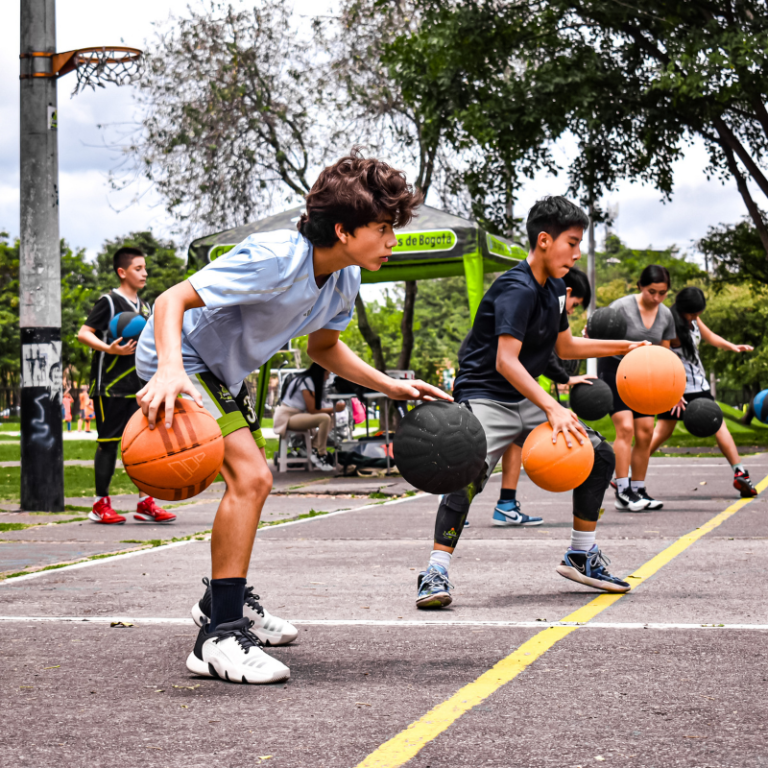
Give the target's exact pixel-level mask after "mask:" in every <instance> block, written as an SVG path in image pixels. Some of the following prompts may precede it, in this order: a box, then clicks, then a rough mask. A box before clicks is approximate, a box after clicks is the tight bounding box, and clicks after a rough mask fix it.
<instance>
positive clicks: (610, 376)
mask: <svg viewBox="0 0 768 768" xmlns="http://www.w3.org/2000/svg"><path fill="white" fill-rule="evenodd" d="M620 362H621V360H617V359H616V358H615V357H599V358H598V359H597V378H598V379H602V380H603V381H604V382H605V383H606V384H607V385H608V386H609V387H610V388H611V392H612V393H613V408H612V409H611V410H610V411H608V413H610V414H611V416H613V414H614V413H619V412H621V411H632V409H631V408H630V407H629V406H628V405H627V404H626V403H625V402H624V401H623V400H622V399H621V395H619V390H618V389H617V388H616V371H617V370H618V369H619V363H620ZM632 417H633V418H635V419H644V418H646V417H650V414H648V413H638V412H637V411H632Z"/></svg>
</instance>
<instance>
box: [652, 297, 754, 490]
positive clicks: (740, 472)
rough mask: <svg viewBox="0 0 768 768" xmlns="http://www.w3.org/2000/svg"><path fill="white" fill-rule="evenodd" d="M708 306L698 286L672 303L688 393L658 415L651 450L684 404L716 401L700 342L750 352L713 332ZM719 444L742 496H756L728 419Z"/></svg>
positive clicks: (675, 346) (676, 342) (676, 350)
mask: <svg viewBox="0 0 768 768" xmlns="http://www.w3.org/2000/svg"><path fill="white" fill-rule="evenodd" d="M706 307H707V300H706V298H705V296H704V291H702V290H701V288H696V287H695V286H688V287H686V288H683V290H682V291H680V293H678V294H677V297H676V298H675V303H674V304H673V305H672V317H673V318H674V320H675V330H676V331H677V337H676V338H674V339H672V351H673V352H674V353H675V354H676V355H677V356H678V357H679V358H680V360H681V361H682V363H683V366H684V367H685V394H684V395H683V401H682V403H680V404H679V405H676V406H675V407H674V408H672V410H670V411H667V412H666V413H662V414H659V417H658V421H657V422H656V429H655V430H654V432H653V440H652V442H651V453H653V452H654V451H657V450H658V449H659V448H660V447H661V446H662V445H664V443H665V442H666V441H667V440H668V439H669V437H670V435H671V434H672V432H673V431H674V429H675V424H676V423H677V422H678V421H679V420H680V419H681V418H682V416H683V411H684V410H685V406H686V405H688V404H689V403H691V402H693V401H694V400H698V399H699V398H707V399H709V400H714V398H713V397H712V390H711V388H710V386H709V382H708V381H707V374H706V372H705V370H704V366H703V365H702V364H701V357H699V344H700V343H701V341H702V340H704V341H705V342H706V343H707V344H711V345H712V346H713V347H717V348H718V349H727V350H729V351H731V352H739V353H740V352H751V351H752V349H753V348H752V347H750V346H749V344H732V343H731V342H730V341H727V340H726V339H724V338H723V337H722V336H718V335H717V334H716V333H713V332H712V331H711V330H710V329H709V328H707V326H706V325H705V324H704V321H703V320H702V319H701V317H700V315H701V313H702V312H703V311H704V310H705V309H706ZM715 439H716V440H717V445H718V446H719V448H720V450H721V451H722V452H723V456H725V458H726V459H727V460H728V463H729V464H730V465H731V467H732V468H733V487H734V488H735V489H736V490H737V491H739V493H740V494H741V496H742V498H751V497H752V496H756V495H757V490H756V489H755V487H754V486H753V485H752V481H751V480H750V479H749V472H748V471H747V469H746V467H745V466H744V465H743V464H742V463H741V461H740V459H739V452H738V450H737V449H736V443H735V442H734V441H733V437H732V436H731V433H730V432H729V431H728V424H727V422H725V421H723V423H722V425H721V426H720V429H719V430H718V431H717V433H716V434H715Z"/></svg>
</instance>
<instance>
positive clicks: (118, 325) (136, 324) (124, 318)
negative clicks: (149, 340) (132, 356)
mask: <svg viewBox="0 0 768 768" xmlns="http://www.w3.org/2000/svg"><path fill="white" fill-rule="evenodd" d="M146 324H147V321H146V318H144V317H143V316H142V315H140V314H138V312H119V313H118V314H116V315H115V316H114V317H113V318H112V319H111V320H110V321H109V335H110V337H111V338H112V340H113V341H114V340H115V339H120V338H122V340H123V343H124V344H125V343H126V342H128V341H138V340H139V336H141V332H142V331H143V330H144V326H145V325H146Z"/></svg>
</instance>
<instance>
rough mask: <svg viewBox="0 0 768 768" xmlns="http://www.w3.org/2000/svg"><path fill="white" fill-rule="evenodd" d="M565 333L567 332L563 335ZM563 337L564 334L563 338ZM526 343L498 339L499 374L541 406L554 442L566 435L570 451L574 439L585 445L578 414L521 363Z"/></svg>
mask: <svg viewBox="0 0 768 768" xmlns="http://www.w3.org/2000/svg"><path fill="white" fill-rule="evenodd" d="M563 333H565V331H563ZM560 335H561V336H562V333H561V334H560ZM522 347H523V343H522V342H521V341H519V340H518V339H516V338H515V337H514V336H510V335H509V334H503V335H501V336H499V346H498V350H497V352H496V370H497V371H498V372H499V373H500V374H501V375H502V376H503V377H504V378H505V379H506V380H507V381H508V382H509V383H510V384H511V385H512V386H513V387H514V388H515V389H516V390H517V391H518V392H519V393H520V394H521V395H523V397H525V398H526V399H528V400H530V401H531V402H532V403H533V404H534V405H538V406H539V408H541V410H542V411H544V413H546V414H547V421H549V423H550V424H551V425H552V442H553V443H554V442H555V441H556V440H557V436H558V434H559V433H560V432H562V433H563V437H564V438H565V442H566V443H567V444H568V447H569V448H571V447H572V446H573V442H572V440H571V435H574V436H575V437H576V439H577V440H578V441H579V443H581V444H582V445H583V444H584V438H585V437H586V436H587V433H586V431H585V430H584V427H583V426H582V425H581V424H579V420H578V418H576V414H575V413H573V412H572V411H569V410H568V409H567V408H563V406H562V405H560V403H558V402H557V401H556V400H555V399H554V398H553V397H552V396H551V395H549V394H548V393H547V392H545V391H544V390H543V389H542V388H541V387H540V386H539V383H538V382H537V381H536V379H534V378H533V376H531V374H530V373H528V371H526V370H525V367H524V366H523V364H522V363H521V362H520V350H521V349H522Z"/></svg>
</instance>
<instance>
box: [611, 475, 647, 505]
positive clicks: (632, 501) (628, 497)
mask: <svg viewBox="0 0 768 768" xmlns="http://www.w3.org/2000/svg"><path fill="white" fill-rule="evenodd" d="M611 487H612V488H613V490H614V491H615V492H616V501H615V502H614V506H615V507H616V509H618V510H619V511H621V512H643V511H645V510H646V509H647V508H648V504H649V501H648V499H644V498H643V497H642V496H638V495H637V494H636V493H635V492H634V491H633V490H632V488H626V489H625V490H623V491H620V490H619V486H618V485H616V483H615V482H613V481H611Z"/></svg>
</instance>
